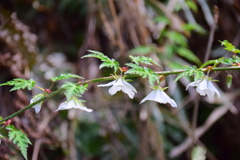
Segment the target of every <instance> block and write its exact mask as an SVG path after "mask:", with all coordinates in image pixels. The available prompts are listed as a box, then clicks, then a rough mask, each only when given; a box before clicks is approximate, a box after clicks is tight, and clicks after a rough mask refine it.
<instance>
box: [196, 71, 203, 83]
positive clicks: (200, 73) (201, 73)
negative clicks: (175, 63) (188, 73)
mask: <svg viewBox="0 0 240 160" xmlns="http://www.w3.org/2000/svg"><path fill="white" fill-rule="evenodd" d="M203 76H204V73H203V71H200V70H198V71H196V72H195V73H194V81H197V80H200V79H202V77H203Z"/></svg>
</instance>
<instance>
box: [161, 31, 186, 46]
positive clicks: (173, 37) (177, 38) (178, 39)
mask: <svg viewBox="0 0 240 160" xmlns="http://www.w3.org/2000/svg"><path fill="white" fill-rule="evenodd" d="M165 37H166V38H169V40H170V41H171V42H172V43H176V44H179V45H182V46H184V47H187V38H186V37H185V36H184V35H183V34H181V33H178V32H175V31H169V32H166V33H165Z"/></svg>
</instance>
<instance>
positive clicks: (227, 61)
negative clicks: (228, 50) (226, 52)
mask: <svg viewBox="0 0 240 160" xmlns="http://www.w3.org/2000/svg"><path fill="white" fill-rule="evenodd" d="M221 63H223V64H227V65H233V64H234V63H240V58H239V57H237V58H226V59H224V60H223V61H221Z"/></svg>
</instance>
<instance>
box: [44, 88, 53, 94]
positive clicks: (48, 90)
mask: <svg viewBox="0 0 240 160" xmlns="http://www.w3.org/2000/svg"><path fill="white" fill-rule="evenodd" d="M44 91H45V92H47V93H52V91H51V90H50V89H44Z"/></svg>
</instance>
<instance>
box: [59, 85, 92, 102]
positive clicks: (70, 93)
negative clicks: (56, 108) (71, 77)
mask: <svg viewBox="0 0 240 160" xmlns="http://www.w3.org/2000/svg"><path fill="white" fill-rule="evenodd" d="M87 87H88V84H85V85H84V86H82V85H79V84H75V83H71V82H66V83H65V84H64V85H62V86H61V88H64V89H65V92H64V94H65V96H66V97H67V100H70V99H71V98H72V97H81V96H82V94H83V93H84V92H85V91H86V90H87Z"/></svg>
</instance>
